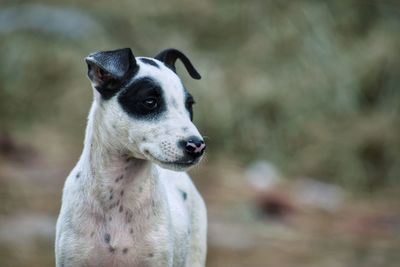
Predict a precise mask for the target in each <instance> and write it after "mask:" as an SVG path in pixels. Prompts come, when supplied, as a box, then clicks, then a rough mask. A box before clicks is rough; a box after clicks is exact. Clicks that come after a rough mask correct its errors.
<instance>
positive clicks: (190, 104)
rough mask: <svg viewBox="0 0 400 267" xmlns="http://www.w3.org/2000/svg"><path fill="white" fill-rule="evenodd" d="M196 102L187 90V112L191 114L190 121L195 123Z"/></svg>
mask: <svg viewBox="0 0 400 267" xmlns="http://www.w3.org/2000/svg"><path fill="white" fill-rule="evenodd" d="M195 103H196V102H195V101H194V99H193V96H192V95H191V94H190V93H189V92H188V91H186V90H185V107H186V110H187V111H188V112H189V116H190V120H191V121H193V105H194V104H195Z"/></svg>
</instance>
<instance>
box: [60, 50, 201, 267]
mask: <svg viewBox="0 0 400 267" xmlns="http://www.w3.org/2000/svg"><path fill="white" fill-rule="evenodd" d="M178 59H179V60H180V61H181V62H182V63H183V65H184V66H185V68H186V70H187V71H188V73H189V74H190V76H191V77H192V78H194V79H200V78H201V77H200V74H199V73H198V72H197V70H196V69H195V68H194V66H193V65H192V63H191V61H190V60H189V59H188V57H187V56H186V55H185V54H183V53H182V52H180V51H179V50H176V49H166V50H164V51H162V52H161V53H159V54H158V55H157V56H155V57H154V58H147V57H135V56H134V55H133V53H132V51H131V49H129V48H124V49H118V50H112V51H103V52H96V53H93V54H90V55H89V56H88V57H86V59H85V61H86V63H87V66H88V77H89V79H90V81H91V84H92V87H93V92H94V101H93V104H92V107H91V109H90V113H89V116H88V123H87V128H86V134H85V141H84V147H83V152H82V154H81V157H80V159H79V161H78V163H77V164H76V166H75V167H74V169H73V170H72V171H71V173H70V174H69V176H68V178H67V179H66V182H65V186H64V190H63V197H62V205H61V210H60V214H59V217H58V220H57V227H56V228H57V229H56V242H55V253H56V266H57V267H95V266H96V267H101V266H107V267H108V266H117V267H124V266H130V267H132V266H138V267H158V266H159V267H161V266H162V267H189V266H190V267H200V266H205V258H206V249H207V248H206V246H207V245H206V232H207V215H206V207H205V204H204V201H203V199H202V197H201V196H200V194H199V192H198V191H197V189H196V188H195V186H194V185H193V183H192V181H191V179H190V177H189V176H188V175H187V174H186V173H185V172H184V171H186V170H188V169H189V168H190V167H192V166H194V165H196V164H197V163H198V162H199V161H200V160H201V158H202V157H203V154H204V150H205V147H206V145H205V143H204V141H203V138H202V136H201V135H200V133H199V131H198V130H197V128H196V127H195V125H194V124H193V122H192V119H193V108H192V106H193V104H194V103H195V102H194V99H193V97H192V96H191V95H190V93H189V92H188V91H187V89H186V88H185V86H184V85H183V83H182V81H181V79H180V78H179V77H178V76H177V74H176V69H175V63H176V61H177V60H178Z"/></svg>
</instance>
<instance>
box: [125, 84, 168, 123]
mask: <svg viewBox="0 0 400 267" xmlns="http://www.w3.org/2000/svg"><path fill="white" fill-rule="evenodd" d="M118 102H119V104H120V105H121V107H122V109H123V110H124V111H125V112H126V113H128V114H129V115H130V116H132V117H134V118H136V119H142V120H155V119H157V118H159V117H160V116H161V115H162V114H163V113H164V112H165V111H166V104H165V100H164V97H163V92H162V89H161V87H160V85H159V84H158V83H157V82H156V81H155V80H153V79H151V78H149V77H144V78H140V79H137V80H135V81H134V82H133V83H132V84H131V85H129V86H128V87H127V88H125V89H124V90H123V91H122V92H121V94H120V95H119V96H118Z"/></svg>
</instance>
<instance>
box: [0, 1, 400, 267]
mask: <svg viewBox="0 0 400 267" xmlns="http://www.w3.org/2000/svg"><path fill="white" fill-rule="evenodd" d="M399 29H400V2H398V1H395V0H375V1H374V0H341V1H325V0H320V1H316V0H307V1H306V0H297V1H277V0H276V1H272V0H259V1H256V0H255V1H237V0H229V1H227V0H218V1H211V0H203V1H177V0H171V1H162V0H158V1H133V0H130V1H128V0H120V1H118V2H112V1H104V0H98V1H95V2H92V1H86V2H83V1H76V0H69V1H50V0H44V1H15V0H12V1H11V0H10V1H7V0H3V1H2V2H1V3H0V62H1V63H0V266H5V267H6V266H54V259H53V257H54V256H53V254H54V253H53V242H54V223H55V219H56V216H57V214H58V210H59V207H60V197H61V190H62V186H63V182H64V179H65V177H66V176H67V175H68V172H69V171H70V170H71V168H72V167H73V166H74V164H75V162H76V161H77V159H78V157H79V155H80V152H81V149H82V142H83V135H84V129H85V125H86V116H87V113H88V110H89V107H90V104H91V100H92V92H91V88H90V85H89V81H88V80H87V78H86V66H85V64H84V61H83V58H84V57H85V56H86V55H87V54H89V53H90V52H93V51H96V50H105V49H114V48H120V47H131V48H132V49H133V51H134V53H135V55H138V56H139V55H144V56H153V55H155V54H156V53H157V52H158V51H160V50H162V49H164V48H167V47H175V48H179V49H181V50H182V51H184V52H185V53H187V54H188V55H189V56H190V58H191V59H192V60H193V62H194V63H195V65H196V66H197V68H198V69H199V71H200V73H201V74H202V76H203V79H202V80H201V81H200V82H197V81H194V80H190V79H189V77H188V75H187V74H186V72H185V71H184V70H183V69H182V68H181V69H179V68H178V72H179V73H180V74H181V77H183V80H184V81H185V84H186V86H187V87H188V88H189V90H190V91H191V93H192V94H193V95H194V96H195V99H196V100H197V104H196V106H195V122H196V124H197V125H198V126H199V129H200V130H201V132H202V133H203V134H204V135H205V136H207V138H206V140H207V143H208V145H209V146H208V147H209V149H208V153H207V157H206V159H205V160H204V161H203V163H202V164H201V166H199V167H196V168H195V169H194V170H192V171H191V174H192V176H193V178H194V181H195V183H196V184H197V186H198V187H199V189H200V191H201V192H202V194H203V196H204V198H205V200H206V202H207V206H208V209H209V253H208V265H207V266H211V267H213V266H221V267H225V266H231V267H235V266H277V267H285V266H319V267H329V266H332V267H338V266H352V267H353V266H360V267H361V266H362V267H369V266H371V267H372V266H374V267H375V266H389V267H390V266H399V265H400V255H399V254H398V251H399V249H400V207H399V200H400V197H399V192H400V190H399V185H400V180H399V179H400V116H399V115H400V90H399V86H400V52H399V51H400V30H399Z"/></svg>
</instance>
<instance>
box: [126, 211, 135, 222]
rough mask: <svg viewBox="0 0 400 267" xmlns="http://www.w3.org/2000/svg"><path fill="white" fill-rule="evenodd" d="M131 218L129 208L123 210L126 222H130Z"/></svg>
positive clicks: (131, 214) (131, 213)
mask: <svg viewBox="0 0 400 267" xmlns="http://www.w3.org/2000/svg"><path fill="white" fill-rule="evenodd" d="M132 218H133V212H132V211H130V210H127V211H126V212H125V219H126V222H127V223H130V222H132Z"/></svg>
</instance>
